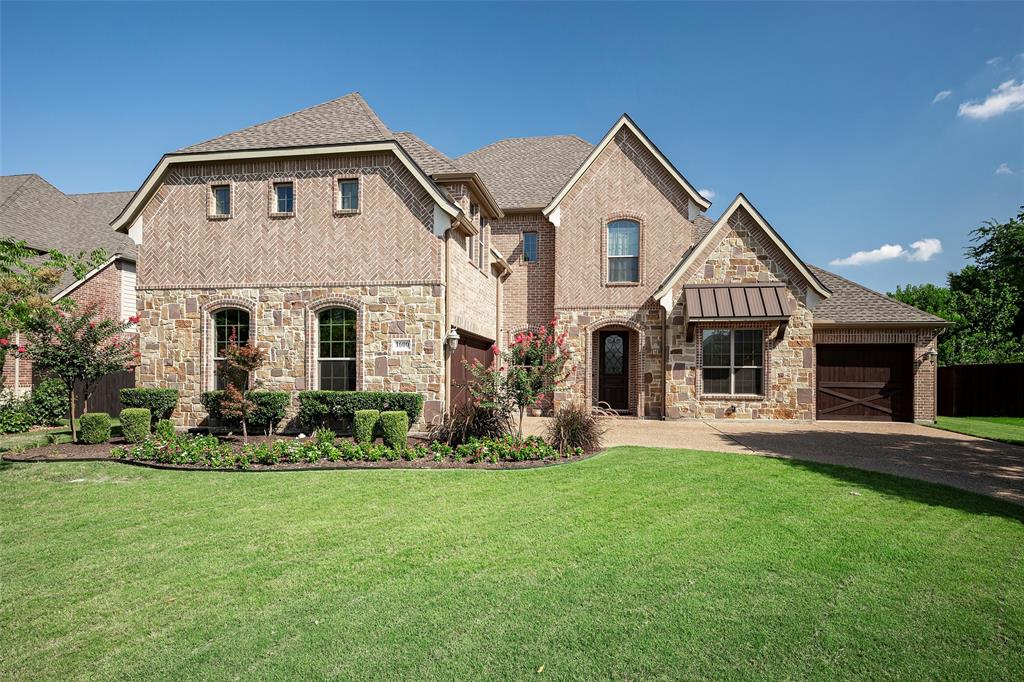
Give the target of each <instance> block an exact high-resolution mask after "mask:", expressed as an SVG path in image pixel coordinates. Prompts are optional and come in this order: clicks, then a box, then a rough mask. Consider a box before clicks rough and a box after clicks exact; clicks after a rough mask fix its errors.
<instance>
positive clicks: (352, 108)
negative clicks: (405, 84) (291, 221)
mask: <svg viewBox="0 0 1024 682" xmlns="http://www.w3.org/2000/svg"><path fill="white" fill-rule="evenodd" d="M392 139H394V135H393V134H392V132H391V131H390V130H388V127H387V126H386V125H384V123H383V122H382V121H381V120H380V118H378V117H377V114H376V113H374V111H373V109H371V108H370V105H368V104H367V103H366V100H364V99H363V97H362V95H360V94H359V93H358V92H352V93H349V94H347V95H345V96H344V97H339V98H338V99H335V100H331V101H330V102H324V103H323V104H318V105H316V106H313V107H309V108H307V109H301V110H299V111H296V112H294V113H291V114H287V115H285V116H281V117H279V118H275V119H273V120H270V121H267V122H265V123H258V124H256V125H254V126H249V127H248V128H243V129H242V130H236V131H235V132H233V133H228V134H227V135H221V136H220V137H215V138H213V139H212V140H206V141H205V142H200V143H198V144H193V145H189V146H188V147H184V148H182V149H179V150H178V151H177V153H179V154H192V153H196V152H225V151H241V150H246V149H279V148H282V147H314V146H323V145H333V144H353V143H359V142H377V141H380V140H392Z"/></svg>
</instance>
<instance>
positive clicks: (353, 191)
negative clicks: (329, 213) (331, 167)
mask: <svg viewBox="0 0 1024 682" xmlns="http://www.w3.org/2000/svg"><path fill="white" fill-rule="evenodd" d="M338 210H339V211H342V212H345V213H355V212H356V211H358V210H359V180H357V179H355V178H347V179H342V180H338Z"/></svg>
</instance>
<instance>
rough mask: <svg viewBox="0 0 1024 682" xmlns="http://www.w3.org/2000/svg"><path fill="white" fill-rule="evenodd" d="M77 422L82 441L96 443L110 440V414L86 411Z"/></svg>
mask: <svg viewBox="0 0 1024 682" xmlns="http://www.w3.org/2000/svg"><path fill="white" fill-rule="evenodd" d="M78 423H79V426H80V427H81V431H82V433H81V435H80V436H79V437H80V438H81V440H82V442H83V443H85V444H87V445H96V444H98V443H106V442H107V441H108V440H110V415H109V414H107V413H106V412H86V413H85V414H83V415H82V418H81V419H80V420H79V422H78Z"/></svg>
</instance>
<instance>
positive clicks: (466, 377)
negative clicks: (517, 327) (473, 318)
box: [451, 329, 494, 407]
mask: <svg viewBox="0 0 1024 682" xmlns="http://www.w3.org/2000/svg"><path fill="white" fill-rule="evenodd" d="M459 334H460V338H459V345H458V347H457V348H456V349H455V352H454V353H452V359H451V363H452V365H451V367H452V399H451V407H458V406H459V405H463V404H465V403H468V402H469V401H470V400H471V399H472V397H473V395H472V393H470V391H469V388H467V386H468V385H469V383H470V382H471V381H472V380H473V374H472V372H470V371H469V369H467V365H472V364H473V361H474V360H479V361H480V363H481V364H482V365H484V366H485V367H489V366H490V364H491V361H492V360H493V359H494V355H493V354H492V353H491V346H493V345H494V342H493V341H488V340H486V339H482V338H479V337H476V336H469V335H467V334H466V333H465V332H463V331H462V330H461V329H460V330H459Z"/></svg>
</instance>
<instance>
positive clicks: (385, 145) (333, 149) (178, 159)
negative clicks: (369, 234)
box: [110, 141, 461, 231]
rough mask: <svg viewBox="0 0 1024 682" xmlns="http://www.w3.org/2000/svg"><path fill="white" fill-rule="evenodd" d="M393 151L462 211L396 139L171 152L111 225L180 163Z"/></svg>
mask: <svg viewBox="0 0 1024 682" xmlns="http://www.w3.org/2000/svg"><path fill="white" fill-rule="evenodd" d="M383 151H390V152H394V154H395V156H397V157H398V159H399V160H400V161H401V162H402V164H403V165H404V166H405V167H406V168H407V169H408V170H409V172H410V173H412V175H413V177H415V178H416V180H417V181H418V182H419V183H420V185H422V187H423V189H425V190H426V191H427V194H429V195H430V198H431V199H433V200H434V202H435V203H436V204H437V205H438V206H440V207H441V210H443V211H444V212H445V213H447V214H448V215H450V216H452V217H453V218H454V217H455V216H457V215H459V213H460V212H461V211H460V209H459V207H458V206H456V205H455V204H453V203H452V202H451V201H450V200H448V199H447V198H446V197H444V196H443V195H442V194H441V191H440V189H439V188H438V187H437V185H436V184H434V182H433V181H432V180H431V179H430V178H429V177H427V176H426V175H424V173H423V171H422V169H420V167H419V166H417V165H416V164H415V163H414V162H413V160H412V158H411V157H410V156H409V154H408V153H407V152H406V151H405V149H403V148H402V146H401V145H400V144H398V143H397V142H394V141H385V142H368V143H365V144H340V145H323V146H319V147H282V148H280V149H257V150H251V151H237V152H213V153H210V154H167V155H165V156H164V157H163V158H161V159H160V163H158V164H157V166H156V168H154V169H153V171H152V172H151V173H150V174H149V176H148V177H147V178H146V181H145V182H144V183H143V184H142V187H140V188H139V191H137V192H136V193H135V195H134V196H133V197H132V200H131V201H130V202H128V205H127V206H126V207H125V208H124V210H123V211H122V212H121V214H120V215H118V216H117V217H116V218H114V220H113V222H111V223H110V224H111V225H112V226H113V228H114V230H116V231H120V230H121V229H122V228H123V227H124V226H125V225H126V224H127V223H128V221H129V220H130V219H131V218H133V217H134V216H135V213H136V212H137V211H138V210H139V208H140V207H141V206H142V203H143V201H145V200H146V199H147V198H148V197H149V195H150V194H151V193H152V192H153V190H154V189H155V188H156V185H157V183H158V182H159V181H160V178H162V177H163V175H164V173H165V172H166V171H167V169H168V168H169V167H170V166H171V165H172V164H176V163H204V162H208V161H238V160H242V159H273V158H279V157H283V156H324V155H327V154H349V153H351V154H359V153H366V152H383Z"/></svg>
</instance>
